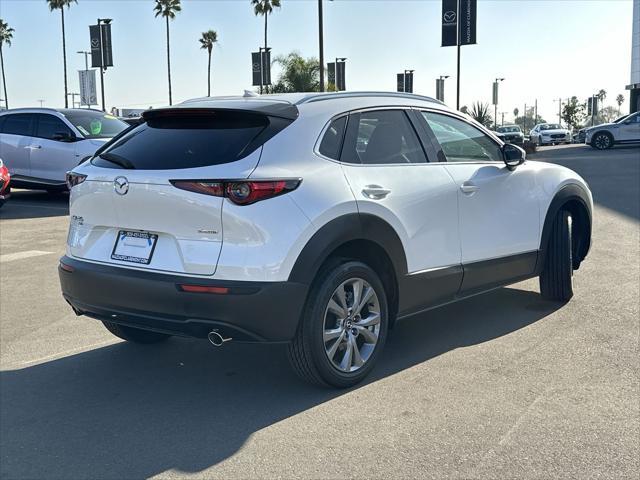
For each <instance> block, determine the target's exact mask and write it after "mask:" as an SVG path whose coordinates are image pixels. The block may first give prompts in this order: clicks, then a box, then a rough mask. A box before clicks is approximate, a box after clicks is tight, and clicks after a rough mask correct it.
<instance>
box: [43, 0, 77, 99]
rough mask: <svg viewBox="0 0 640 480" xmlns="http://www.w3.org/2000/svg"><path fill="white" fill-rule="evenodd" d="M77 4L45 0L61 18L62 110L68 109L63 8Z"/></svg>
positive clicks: (68, 1) (65, 0)
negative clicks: (57, 11)
mask: <svg viewBox="0 0 640 480" xmlns="http://www.w3.org/2000/svg"><path fill="white" fill-rule="evenodd" d="M72 2H73V3H78V0H47V3H48V4H49V10H50V11H52V12H53V11H54V10H60V17H61V18H62V60H63V65H64V108H69V95H68V89H67V43H66V39H65V35H64V7H67V8H70V7H71V3H72Z"/></svg>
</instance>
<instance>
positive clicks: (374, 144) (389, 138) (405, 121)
mask: <svg viewBox="0 0 640 480" xmlns="http://www.w3.org/2000/svg"><path fill="white" fill-rule="evenodd" d="M344 142H345V143H344V148H343V149H342V157H341V160H342V161H343V162H346V163H363V164H369V165H385V164H394V163H426V162H427V157H426V155H425V153H424V150H423V149H422V145H421V144H420V140H418V136H417V134H416V132H415V130H414V129H413V126H412V125H411V122H410V121H409V118H407V115H406V113H405V112H404V111H402V110H377V111H368V112H360V113H354V114H351V115H350V116H349V126H348V128H347V133H346V135H345V141H344Z"/></svg>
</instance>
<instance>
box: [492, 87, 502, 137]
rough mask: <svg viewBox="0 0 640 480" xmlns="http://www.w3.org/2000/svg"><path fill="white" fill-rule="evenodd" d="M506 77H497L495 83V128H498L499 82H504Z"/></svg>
mask: <svg viewBox="0 0 640 480" xmlns="http://www.w3.org/2000/svg"><path fill="white" fill-rule="evenodd" d="M503 81H504V78H496V81H495V83H494V86H495V92H494V95H495V98H494V99H493V109H494V116H493V118H494V121H493V124H494V126H495V128H498V82H503Z"/></svg>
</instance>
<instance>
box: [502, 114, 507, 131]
mask: <svg viewBox="0 0 640 480" xmlns="http://www.w3.org/2000/svg"><path fill="white" fill-rule="evenodd" d="M505 113H507V112H500V115H502V121H501V122H500V126H501V127H502V126H504V114H505Z"/></svg>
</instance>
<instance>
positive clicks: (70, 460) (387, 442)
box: [0, 145, 640, 479]
mask: <svg viewBox="0 0 640 480" xmlns="http://www.w3.org/2000/svg"><path fill="white" fill-rule="evenodd" d="M530 158H531V159H532V160H547V161H554V162H556V163H560V164H563V165H566V166H568V167H570V168H573V169H574V170H576V171H577V172H578V173H580V174H581V175H582V176H583V177H584V178H585V179H586V180H587V181H588V182H589V184H590V186H591V188H592V191H593V194H594V199H595V202H596V206H595V212H594V216H595V219H594V222H595V223H594V232H593V247H592V250H591V253H590V255H589V257H588V258H587V260H586V261H585V263H584V264H583V266H582V267H581V268H580V270H579V271H578V272H576V276H575V283H576V295H575V297H574V298H573V299H572V300H571V301H570V302H569V303H568V304H566V305H560V304H556V303H551V302H546V301H544V300H542V299H541V297H540V296H539V293H538V285H537V281H533V280H531V281H527V282H523V283H519V284H516V285H513V286H511V287H508V288H503V289H499V290H496V291H494V292H491V293H488V294H485V295H482V296H478V297H474V298H472V299H469V300H466V301H464V302H461V303H458V304H455V305H450V306H446V307H442V308H440V309H438V310H434V311H432V312H430V313H428V314H426V315H422V316H417V317H413V318H412V319H408V320H405V321H404V322H402V323H400V324H399V325H398V326H397V328H396V329H395V330H394V331H393V332H392V334H391V336H390V338H389V341H388V344H387V348H386V351H385V352H384V355H383V357H382V358H381V360H382V362H381V365H380V366H379V368H377V369H376V370H375V371H374V375H373V376H372V378H370V379H369V381H368V382H367V383H366V384H364V385H361V386H359V387H357V388H354V389H351V390H347V391H332V390H322V389H318V388H315V387H311V386H308V385H306V384H304V383H301V382H300V381H299V380H298V379H297V378H296V377H295V376H294V374H293V373H292V372H291V370H290V369H289V366H288V364H287V359H286V354H285V349H284V348H283V347H282V346H268V345H257V346H256V345H240V344H233V343H231V344H229V345H228V346H227V345H226V346H225V347H224V348H220V349H214V348H213V347H211V346H210V345H209V344H208V343H206V342H201V341H192V340H185V339H172V340H170V341H169V342H168V343H166V344H163V345H154V346H144V347H143V346H135V345H130V344H126V343H123V342H120V341H119V340H117V339H116V338H115V337H112V336H111V335H110V334H109V333H108V332H107V331H106V330H105V329H104V328H103V327H102V325H101V324H99V323H98V322H96V321H95V320H90V319H86V318H83V317H76V316H75V315H74V314H73V313H72V311H71V309H70V308H69V307H68V306H67V305H66V303H65V302H64V301H63V300H62V297H61V296H60V293H59V285H58V277H57V270H56V269H57V264H58V258H59V256H60V255H61V254H62V252H63V250H64V243H65V237H66V229H67V216H66V215H67V207H66V202H67V197H66V196H64V195H60V196H54V197H52V196H49V195H46V194H44V193H37V192H26V191H15V192H14V195H13V198H12V199H11V200H10V201H9V202H8V203H7V204H6V205H5V206H4V207H3V208H2V210H0V347H1V348H0V370H1V372H0V476H1V477H2V478H7V479H14V478H15V479H18V478H20V479H27V478H29V479H34V478H47V479H57V478H61V479H62V478H65V479H66V478H74V479H76V478H105V479H106V478H109V479H110V478H114V479H119V478H143V477H154V476H157V477H162V478H174V477H189V476H191V477H194V478H205V477H206V478H225V479H228V478H243V479H244V478H294V477H305V478H438V479H441V478H492V479H493V478H540V479H548V478H607V479H608V478H633V479H637V478H638V476H639V475H640V400H639V395H640V380H639V379H640V355H639V338H640V320H639V318H640V312H639V306H640V305H639V304H640V299H639V294H640V223H639V222H640V149H638V148H616V149H613V150H610V151H605V152H596V151H594V150H592V149H591V148H589V147H586V146H584V145H571V146H566V147H546V148H542V149H541V150H540V151H539V152H538V153H537V154H535V155H532V156H530Z"/></svg>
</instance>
